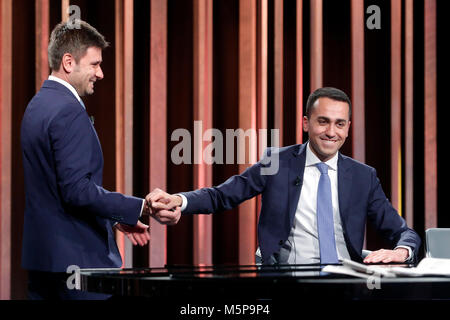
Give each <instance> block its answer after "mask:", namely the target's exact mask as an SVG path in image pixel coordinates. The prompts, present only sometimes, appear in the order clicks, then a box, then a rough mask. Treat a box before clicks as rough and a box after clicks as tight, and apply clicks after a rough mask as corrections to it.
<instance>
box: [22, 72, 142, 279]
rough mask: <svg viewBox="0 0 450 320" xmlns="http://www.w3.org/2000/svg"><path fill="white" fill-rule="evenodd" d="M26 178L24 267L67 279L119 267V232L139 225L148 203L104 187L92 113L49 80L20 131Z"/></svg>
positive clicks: (32, 102)
mask: <svg viewBox="0 0 450 320" xmlns="http://www.w3.org/2000/svg"><path fill="white" fill-rule="evenodd" d="M21 144H22V155H23V166H24V177H25V198H26V204H25V217H24V229H23V248H22V266H23V267H24V268H25V269H28V270H38V271H50V272H66V270H67V267H68V266H69V265H77V266H79V267H80V268H106V267H120V266H121V265H122V261H121V258H120V254H119V251H118V248H117V245H116V242H115V237H114V232H113V229H112V225H113V224H114V222H120V223H124V224H129V225H135V224H136V223H137V220H138V218H139V215H140V211H141V206H142V199H139V198H134V197H129V196H125V195H122V194H120V193H117V192H109V191H107V190H105V189H104V188H102V175H103V155H102V150H101V146H100V142H99V140H98V137H97V133H96V132H95V129H94V127H93V125H92V123H91V121H90V119H89V116H88V114H87V112H86V110H85V109H84V108H83V107H82V105H81V104H80V102H79V101H78V100H77V99H76V98H75V96H74V95H73V94H72V92H71V91H70V90H69V89H67V88H66V87H65V86H63V85H62V84H60V83H58V82H56V81H50V80H47V81H45V82H44V84H43V86H42V88H41V90H40V91H39V92H38V93H37V94H36V95H35V96H34V97H33V99H32V100H31V101H30V103H29V104H28V106H27V109H26V111H25V114H24V117H23V120H22V127H21Z"/></svg>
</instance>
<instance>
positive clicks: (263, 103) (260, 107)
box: [255, 0, 270, 229]
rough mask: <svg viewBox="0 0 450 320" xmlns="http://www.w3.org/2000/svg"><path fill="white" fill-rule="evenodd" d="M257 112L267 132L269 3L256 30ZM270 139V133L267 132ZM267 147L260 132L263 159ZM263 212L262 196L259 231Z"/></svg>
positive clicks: (263, 1) (263, 3)
mask: <svg viewBox="0 0 450 320" xmlns="http://www.w3.org/2000/svg"><path fill="white" fill-rule="evenodd" d="M256 34H257V39H256V43H257V45H256V48H257V49H256V61H257V66H256V75H257V76H256V110H257V121H256V122H257V124H256V126H257V128H258V130H260V129H261V130H267V62H268V60H267V59H268V38H267V35H268V1H267V0H258V2H257V28H256ZM267 133H268V135H267V137H268V138H269V139H270V132H267ZM266 147H267V139H266V137H264V136H263V135H261V134H260V132H258V150H257V152H258V155H259V157H260V158H261V156H262V154H263V152H264V150H265V149H266ZM260 211H261V196H258V197H257V198H256V213H257V219H256V221H255V228H256V229H257V227H258V226H257V224H258V219H259V213H260Z"/></svg>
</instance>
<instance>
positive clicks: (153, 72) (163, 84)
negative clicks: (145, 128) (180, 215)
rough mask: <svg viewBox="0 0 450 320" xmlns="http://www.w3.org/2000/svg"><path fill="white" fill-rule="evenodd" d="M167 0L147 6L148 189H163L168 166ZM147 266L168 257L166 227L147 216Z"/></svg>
mask: <svg viewBox="0 0 450 320" xmlns="http://www.w3.org/2000/svg"><path fill="white" fill-rule="evenodd" d="M166 93H167V0H153V1H152V2H151V6H150V128H149V131H150V132H149V134H150V148H149V150H150V166H149V167H150V170H149V179H150V190H153V189H154V188H156V187H158V188H161V189H163V190H165V189H166V185H167V183H166V179H167V178H166V176H167V175H166V173H167V170H166V165H167V123H166V121H167V119H166V112H167V97H166ZM150 230H151V238H152V240H151V242H150V246H149V250H150V253H149V259H150V267H161V266H163V265H164V264H165V263H166V260H167V253H166V248H167V243H166V234H167V228H166V226H163V225H160V224H159V223H158V222H156V221H155V220H154V219H150Z"/></svg>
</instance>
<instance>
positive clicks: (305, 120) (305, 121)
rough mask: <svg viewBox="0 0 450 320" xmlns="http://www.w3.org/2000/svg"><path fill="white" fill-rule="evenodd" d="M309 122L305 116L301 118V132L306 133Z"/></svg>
mask: <svg viewBox="0 0 450 320" xmlns="http://www.w3.org/2000/svg"><path fill="white" fill-rule="evenodd" d="M308 129H309V120H308V117H307V116H303V131H305V132H308Z"/></svg>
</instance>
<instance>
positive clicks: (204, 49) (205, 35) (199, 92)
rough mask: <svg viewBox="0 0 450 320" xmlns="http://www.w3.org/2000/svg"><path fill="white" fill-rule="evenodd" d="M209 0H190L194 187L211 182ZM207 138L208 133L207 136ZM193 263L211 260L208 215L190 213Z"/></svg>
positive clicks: (208, 263) (210, 7) (207, 184)
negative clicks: (196, 126) (196, 128)
mask: <svg viewBox="0 0 450 320" xmlns="http://www.w3.org/2000/svg"><path fill="white" fill-rule="evenodd" d="M212 4H213V2H212V1H209V0H194V3H193V5H194V61H193V64H194V79H193V81H194V83H193V85H194V121H201V123H202V127H203V130H202V132H199V134H196V135H195V134H194V139H197V140H196V141H194V143H195V144H197V146H198V148H194V152H196V153H197V154H196V155H195V156H194V157H197V159H200V162H199V164H194V189H199V188H203V187H210V186H211V185H212V166H211V165H210V164H207V162H205V160H207V159H204V157H203V151H204V150H205V148H206V146H207V145H208V144H209V142H207V141H205V142H203V134H204V132H205V131H207V130H208V129H212V119H213V116H212V113H213V108H212V39H213V38H212V32H213V29H212V12H213V8H212ZM207 138H210V137H207ZM193 237H194V239H193V246H194V257H193V258H194V264H196V265H211V264H212V216H210V215H196V216H194V230H193Z"/></svg>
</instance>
